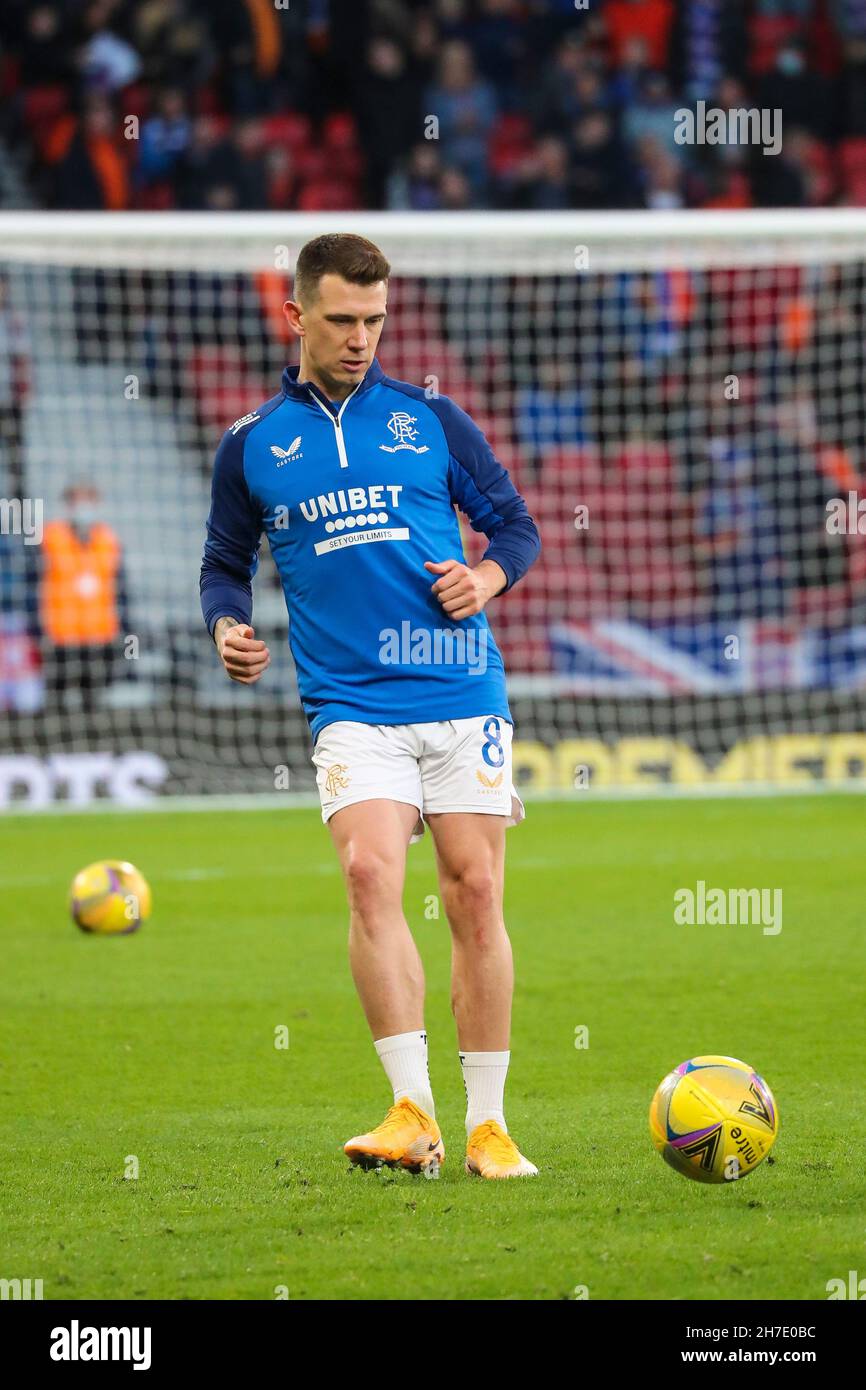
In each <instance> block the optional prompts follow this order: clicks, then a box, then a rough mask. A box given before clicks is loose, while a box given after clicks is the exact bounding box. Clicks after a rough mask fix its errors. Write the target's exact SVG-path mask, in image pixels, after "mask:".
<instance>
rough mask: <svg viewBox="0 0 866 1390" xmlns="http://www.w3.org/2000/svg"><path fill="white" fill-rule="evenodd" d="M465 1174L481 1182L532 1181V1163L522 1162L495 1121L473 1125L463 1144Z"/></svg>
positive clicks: (526, 1159)
mask: <svg viewBox="0 0 866 1390" xmlns="http://www.w3.org/2000/svg"><path fill="white" fill-rule="evenodd" d="M466 1171H467V1173H475V1174H477V1176H478V1177H480V1178H533V1177H536V1176H537V1174H538V1169H537V1168H536V1166H535V1164H534V1163H530V1162H529V1159H528V1158H524V1157H523V1154H522V1153H521V1152H520V1150H519V1149H518V1147H517V1145H516V1144H515V1142H514V1140H513V1139H512V1138H511V1135H510V1134H506V1132H505V1130H504V1129H503V1128H502V1126H501V1125H499V1124H497V1123H496V1121H495V1120H485V1121H484V1123H483V1124H480V1125H476V1126H475V1128H474V1129H473V1131H472V1133H471V1134H470V1136H469V1138H468V1140H467V1141H466Z"/></svg>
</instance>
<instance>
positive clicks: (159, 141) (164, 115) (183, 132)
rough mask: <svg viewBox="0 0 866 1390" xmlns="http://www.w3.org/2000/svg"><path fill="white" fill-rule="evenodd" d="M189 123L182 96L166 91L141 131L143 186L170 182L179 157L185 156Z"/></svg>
mask: <svg viewBox="0 0 866 1390" xmlns="http://www.w3.org/2000/svg"><path fill="white" fill-rule="evenodd" d="M191 135H192V123H191V121H190V118H189V115H188V114H187V110H186V101H185V98H184V95H183V92H181V91H179V90H178V88H177V87H169V88H168V89H167V90H166V91H164V92H162V93H161V94H160V97H159V102H158V106H157V111H156V114H155V115H153V116H151V117H149V119H148V120H146V121H144V123H143V124H142V127H141V145H140V147H139V151H138V176H139V179H140V181H141V182H142V183H145V184H146V183H151V182H154V181H156V180H158V179H167V178H170V177H171V175H172V173H173V172H174V169H175V166H176V164H177V162H178V160H179V159H180V157H181V156H182V155H183V154H184V153H185V152H186V149H187V147H188V145H189V142H190V138H191Z"/></svg>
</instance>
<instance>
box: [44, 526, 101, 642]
mask: <svg viewBox="0 0 866 1390" xmlns="http://www.w3.org/2000/svg"><path fill="white" fill-rule="evenodd" d="M42 553H43V556H44V569H43V573H42V584H41V593H40V605H39V606H40V616H41V622H42V631H43V633H44V635H45V636H46V637H47V638H48V639H49V641H51V642H53V643H54V645H55V646H58V647H90V646H94V647H96V646H106V645H107V644H108V643H110V642H113V641H114V640H115V638H116V637H117V636H118V634H119V633H120V630H121V619H120V583H121V579H120V569H121V559H120V542H119V541H118V539H117V537H116V535H115V534H114V532H113V531H112V530H111V528H110V527H109V526H106V525H105V523H104V522H97V523H96V525H94V526H92V527H91V528H90V529H89V531H88V532H87V534H86V535H83V534H82V533H81V532H80V531H78V530H77V529H76V528H75V527H73V526H72V525H71V524H70V523H69V522H68V521H49V522H48V524H47V525H46V527H45V531H44V535H43V543H42Z"/></svg>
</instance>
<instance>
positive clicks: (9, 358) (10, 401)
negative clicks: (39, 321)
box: [0, 275, 30, 497]
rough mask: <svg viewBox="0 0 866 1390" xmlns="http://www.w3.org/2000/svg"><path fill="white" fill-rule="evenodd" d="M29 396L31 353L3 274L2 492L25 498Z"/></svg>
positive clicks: (0, 337)
mask: <svg viewBox="0 0 866 1390" xmlns="http://www.w3.org/2000/svg"><path fill="white" fill-rule="evenodd" d="M29 393H30V351H29V346H28V342H27V334H26V331H25V328H24V321H23V319H22V318H21V315H20V314H18V313H16V311H15V310H14V309H13V307H12V305H11V303H10V302H9V280H8V277H7V276H6V275H0V463H2V470H0V489H2V491H3V495H4V496H5V497H23V496H24V494H25V492H26V487H25V484H24V455H23V437H22V425H23V419H24V407H25V406H26V404H27V397H28V395H29Z"/></svg>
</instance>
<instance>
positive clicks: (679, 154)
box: [622, 72, 685, 161]
mask: <svg viewBox="0 0 866 1390" xmlns="http://www.w3.org/2000/svg"><path fill="white" fill-rule="evenodd" d="M678 107H679V102H676V101H674V99H673V97H672V96H671V90H670V85H669V83H668V80H667V78H666V77H665V75H664V73H662V72H648V73H647V74H646V76H645V77H644V79H643V82H642V84H641V89H640V93H639V96H638V99H637V101H636V102H635V103H634V105H632V106H630V107H629V108H628V109H627V110H626V111H625V113H624V114H623V118H622V134H623V140H624V141H625V144H626V147H627V148H629V149H634V148H635V147H636V146H637V145H638V144H639V143H640V142H641V141H644V140H647V139H651V140H652V141H653V142H654V143H655V144H656V145H657V146H658V147H659V149H661V150H665V151H667V153H668V154H669V155H670V156H672V157H673V158H674V159H675V160H677V161H682V160H684V159H685V147H684V146H683V145H678V144H677V142H676V140H675V139H674V132H675V130H676V111H677V109H678Z"/></svg>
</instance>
